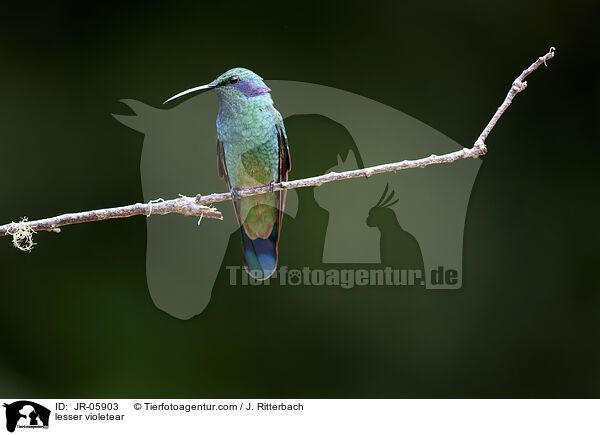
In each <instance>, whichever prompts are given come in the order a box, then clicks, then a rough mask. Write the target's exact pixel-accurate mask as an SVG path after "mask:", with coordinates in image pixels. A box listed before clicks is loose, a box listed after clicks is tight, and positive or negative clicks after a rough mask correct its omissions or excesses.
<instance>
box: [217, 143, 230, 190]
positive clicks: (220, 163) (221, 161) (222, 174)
mask: <svg viewBox="0 0 600 435" xmlns="http://www.w3.org/2000/svg"><path fill="white" fill-rule="evenodd" d="M217 173H218V174H219V178H225V181H227V188H229V189H231V187H229V177H228V176H227V166H225V151H224V150H223V142H221V141H220V140H218V139H217Z"/></svg>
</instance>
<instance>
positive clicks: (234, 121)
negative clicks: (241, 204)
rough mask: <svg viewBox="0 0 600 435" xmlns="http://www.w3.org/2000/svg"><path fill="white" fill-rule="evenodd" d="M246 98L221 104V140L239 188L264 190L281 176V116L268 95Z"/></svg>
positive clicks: (219, 119) (219, 125)
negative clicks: (278, 133)
mask: <svg viewBox="0 0 600 435" xmlns="http://www.w3.org/2000/svg"><path fill="white" fill-rule="evenodd" d="M242 98H243V99H244V100H246V101H243V100H242V101H226V102H221V101H220V105H219V106H220V108H219V116H218V117H217V138H218V139H219V140H220V141H221V142H222V143H223V148H224V152H225V163H226V165H227V172H228V174H229V180H230V183H231V186H232V187H235V188H246V187H256V186H262V185H265V184H268V183H270V182H271V181H276V180H277V178H278V174H279V144H278V141H277V129H276V123H277V122H278V117H279V113H278V112H277V111H276V110H275V108H274V107H273V102H272V100H271V97H270V96H268V95H264V96H259V97H253V98H246V97H242Z"/></svg>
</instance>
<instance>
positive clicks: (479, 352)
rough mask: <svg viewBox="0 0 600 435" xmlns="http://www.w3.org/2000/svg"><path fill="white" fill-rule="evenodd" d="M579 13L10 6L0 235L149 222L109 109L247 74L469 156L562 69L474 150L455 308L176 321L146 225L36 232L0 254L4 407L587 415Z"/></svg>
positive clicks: (584, 29)
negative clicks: (139, 402)
mask: <svg viewBox="0 0 600 435" xmlns="http://www.w3.org/2000/svg"><path fill="white" fill-rule="evenodd" d="M594 6H595V5H594V2H592V1H590V2H568V3H558V2H556V3H548V2H539V3H527V4H524V3H510V2H475V1H473V2H462V3H459V2H393V3H392V2H390V3H389V4H385V3H381V2H379V3H376V2H375V3H373V2H371V3H365V2H357V3H354V4H353V3H349V2H344V3H343V4H342V3H338V4H337V5H334V4H331V5H327V4H319V5H318V6H311V5H309V4H308V3H305V2H303V3H301V5H300V3H295V4H293V5H286V4H283V3H281V2H280V3H276V4H266V3H257V2H254V3H247V2H246V3H244V2H223V3H221V4H218V3H211V4H208V3H207V4H205V3H201V2H189V3H177V4H168V6H166V5H165V2H160V3H156V4H153V3H142V2H129V3H128V4H114V5H110V4H109V3H107V2H103V3H102V4H97V5H94V6H92V5H87V6H82V5H80V4H75V3H74V4H69V3H64V4H63V6H62V7H59V6H49V5H46V6H42V7H41V8H40V7H36V8H31V6H30V5H27V7H23V8H22V9H20V8H18V7H17V6H15V5H14V4H13V5H11V6H9V7H8V8H7V7H6V6H3V9H2V11H1V12H0V17H1V25H0V51H1V53H2V66H1V67H0V90H1V94H2V100H1V101H2V102H1V104H0V114H1V120H2V121H1V122H2V124H1V125H2V135H1V142H0V149H1V154H0V182H1V186H2V190H1V198H2V207H1V208H0V221H1V222H2V223H7V222H10V221H13V220H17V219H18V218H19V217H21V216H29V217H30V218H31V219H35V218H41V217H47V216H54V215H57V214H61V213H63V212H66V211H76V210H87V209H95V208H100V207H109V206H116V205H122V204H128V203H133V202H137V201H141V200H142V191H141V185H140V174H139V158H140V153H141V149H142V142H143V137H142V136H141V135H140V134H139V133H136V132H134V131H133V130H130V129H128V128H125V127H124V126H122V125H120V124H119V123H118V122H116V121H115V120H114V119H113V118H112V117H111V116H110V114H111V113H128V111H127V108H125V107H124V106H123V105H121V104H120V103H119V100H120V99H122V98H133V99H139V100H141V101H144V102H146V103H148V104H151V105H154V106H158V105H159V104H160V103H161V102H162V101H163V100H164V99H165V98H166V97H168V96H170V95H171V94H173V92H174V91H176V90H181V89H185V88H187V87H189V86H193V85H197V84H200V83H204V82H207V81H209V80H212V78H214V77H216V76H217V75H219V74H220V73H221V72H223V71H224V70H226V69H228V68H230V67H233V66H245V67H248V68H250V69H252V70H255V71H257V72H259V73H260V74H261V75H262V76H264V77H266V78H270V79H288V80H298V81H305V82H313V83H318V84H323V85H327V86H332V87H336V88H340V89H345V90H347V91H350V92H354V93H357V94H360V95H364V96H366V97H369V98H371V99H374V100H377V101H380V102H382V103H384V104H387V105H389V106H392V107H394V108H396V109H398V110H401V111H403V112H405V113H407V114H409V115H411V116H413V117H415V118H417V119H419V120H421V121H423V122H425V123H426V124H428V125H430V126H432V127H433V128H435V129H437V130H439V131H441V132H443V133H444V134H446V135H448V136H449V137H451V138H453V139H454V140H456V141H457V142H459V143H461V144H464V145H469V146H470V144H472V143H473V142H474V140H475V139H476V137H477V136H478V134H479V132H480V131H481V129H482V128H483V127H484V125H485V124H486V123H487V122H488V120H489V118H490V116H491V115H492V113H493V112H494V110H495V109H496V107H497V106H498V105H499V104H500V102H501V101H502V99H503V98H504V95H505V94H506V92H507V90H508V89H509V86H510V83H511V82H512V80H513V79H514V78H515V77H516V76H517V75H518V74H519V73H520V71H521V70H522V69H523V68H525V67H526V66H528V65H529V64H530V63H531V62H532V61H533V60H534V59H535V58H536V57H538V56H541V55H543V54H544V53H546V52H547V50H548V48H549V47H550V46H551V45H553V46H555V47H556V48H557V51H556V58H555V59H554V60H552V61H551V63H550V64H549V67H548V68H543V67H542V68H541V69H540V70H538V71H537V72H535V73H534V74H533V75H532V76H531V77H530V78H529V87H528V88H527V90H526V91H525V92H524V93H522V94H520V95H519V96H518V97H517V99H516V100H515V103H514V105H513V106H512V107H511V108H510V110H509V111H508V112H507V113H506V114H505V116H504V117H503V118H502V120H501V121H500V123H499V125H498V126H497V127H496V129H495V130H494V131H493V133H492V134H491V136H490V137H489V139H488V141H487V144H488V148H489V154H488V155H487V156H486V157H485V158H484V164H483V165H482V167H481V169H480V171H479V175H478V178H477V180H476V182H475V185H474V189H473V194H472V196H471V200H470V204H469V210H468V215H467V223H466V228H465V238H464V270H463V275H464V278H463V282H464V285H463V288H462V289H461V290H459V291H447V292H427V291H424V290H422V289H400V290H398V289H387V288H380V289H354V290H351V291H341V290H336V289H325V291H323V290H319V289H315V288H311V289H308V288H306V289H300V288H295V289H294V290H290V289H288V290H282V289H280V290H279V291H275V290H273V289H271V290H252V289H248V288H229V287H228V286H227V280H226V279H223V276H221V277H220V278H219V280H218V282H217V284H216V285H215V288H214V290H213V299H212V301H211V302H210V304H209V306H208V308H207V309H206V310H205V311H204V312H203V313H202V314H201V315H199V316H197V317H195V318H193V319H191V320H188V321H182V320H177V319H175V318H173V317H170V316H169V315H167V314H165V313H164V312H162V311H160V310H158V309H157V308H156V307H155V306H154V305H153V303H152V301H151V299H150V297H149V294H148V290H147V287H146V278H145V245H146V226H145V224H146V223H145V218H144V217H136V218H131V219H127V220H122V221H112V222H111V221H108V222H101V223H90V224H86V225H78V226H75V227H69V228H66V229H65V230H64V231H63V232H62V234H60V235H54V234H46V233H44V234H39V235H38V236H37V238H36V241H37V242H38V243H39V245H38V246H36V248H35V249H34V250H33V252H32V253H31V254H26V253H22V252H20V251H17V250H16V249H14V248H13V247H12V246H11V243H10V239H9V238H4V239H2V240H0V264H1V267H2V274H1V277H0V331H1V332H0V349H1V350H0V396H4V397H140V396H153V397H161V396H171V397H227V396H251V397H263V396H277V397H600V371H599V369H598V367H599V363H600V346H598V337H599V336H600V317H599V314H600V297H599V288H598V272H597V260H598V257H599V256H598V252H597V249H598V236H597V223H598V219H597V218H598V214H597V200H598V197H597V195H598V190H597V189H598V177H597V172H596V171H597V159H598V135H597V125H596V121H597V119H598V103H599V97H600V93H599V87H598V69H597V64H598V62H597V56H598V54H597V49H598V40H597V39H596V38H595V36H596V35H594V33H595V29H594V27H595V26H596V24H597V23H596V20H597V17H598V10H597V8H596V9H595V8H594ZM292 146H293V145H292ZM315 158H317V159H318V156H315ZM291 175H292V178H295V177H296V175H295V174H293V173H292V174H291ZM159 219H160V218H159ZM299 249H301V247H299ZM199 279H202V277H201V276H199Z"/></svg>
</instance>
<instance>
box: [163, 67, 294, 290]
mask: <svg viewBox="0 0 600 435" xmlns="http://www.w3.org/2000/svg"><path fill="white" fill-rule="evenodd" d="M202 90H213V91H214V92H216V94H217V98H218V100H219V113H218V115H217V173H218V175H219V177H220V178H224V179H225V182H226V183H227V188H228V189H229V191H230V192H231V200H232V203H233V209H234V212H235V216H236V219H237V222H238V225H239V227H240V230H241V234H242V252H243V255H244V266H245V268H246V270H247V271H248V273H249V274H250V275H251V276H252V277H254V278H256V279H259V280H264V279H267V278H269V277H270V276H271V275H272V274H273V272H274V271H275V268H276V267H277V248H278V244H279V235H280V234H281V225H282V223H283V213H284V208H285V196H286V192H285V190H281V191H277V192H274V191H273V184H274V183H277V182H281V181H287V179H288V172H289V171H290V169H291V160H290V151H289V147H288V140H287V136H286V133H285V127H284V125H283V118H282V116H281V114H280V113H279V112H278V111H277V109H275V106H274V105H273V99H272V98H271V94H270V92H271V89H269V87H268V86H267V85H266V84H265V82H264V81H263V79H262V78H261V77H260V76H259V75H258V74H256V73H254V72H252V71H250V70H248V69H246V68H233V69H230V70H229V71H227V72H225V73H223V74H221V75H220V76H219V77H217V78H216V79H215V80H213V81H212V82H210V83H208V84H206V85H202V86H197V87H195V88H191V89H188V90H185V91H183V92H180V93H178V94H177V95H174V96H173V97H171V98H169V99H168V100H166V101H165V103H163V104H166V103H168V102H170V101H172V100H174V99H176V98H180V97H182V96H184V95H189V94H191V93H195V92H198V91H202ZM260 186H269V187H270V191H269V193H265V194H261V195H255V196H248V197H243V198H240V197H239V196H238V195H237V191H238V190H240V189H246V188H250V187H260Z"/></svg>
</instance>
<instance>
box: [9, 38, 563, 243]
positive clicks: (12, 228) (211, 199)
mask: <svg viewBox="0 0 600 435" xmlns="http://www.w3.org/2000/svg"><path fill="white" fill-rule="evenodd" d="M554 51H555V49H554V47H551V48H550V51H549V52H548V53H547V54H546V55H544V56H542V57H540V58H538V59H537V60H536V61H535V62H534V63H532V64H531V65H530V66H529V68H527V69H525V70H524V71H523V72H522V73H521V75H519V77H517V78H516V79H515V81H514V82H513V83H512V86H511V88H510V90H509V91H508V94H507V95H506V98H505V99H504V101H503V103H502V104H501V105H500V107H498V109H497V110H496V113H494V116H493V117H492V119H491V120H490V122H488V124H487V125H486V126H485V128H484V129H483V131H482V132H481V134H480V135H479V137H478V138H477V140H476V141H475V144H474V145H473V147H472V148H463V149H462V150H459V151H454V152H452V153H448V154H443V155H440V156H438V155H435V154H432V155H430V156H429V157H424V158H421V159H417V160H404V161H401V162H396V163H386V164H383V165H379V166H372V167H369V168H363V169H356V170H353V171H345V172H329V173H327V174H324V175H320V176H317V177H310V178H304V179H301V180H294V181H285V182H281V183H275V184H273V185H271V186H261V187H254V188H250V189H243V190H238V191H237V192H236V193H237V196H238V197H244V196H253V195H260V194H263V193H268V192H270V191H277V190H285V189H297V188H299V187H308V186H320V185H322V184H325V183H330V182H332V181H339V180H346V179H349V178H358V177H370V176H371V175H375V174H382V173H386V172H396V171H400V170H403V169H410V168H424V167H426V166H430V165H438V164H441V163H451V162H454V161H456V160H460V159H467V158H477V157H480V156H482V155H484V154H485V153H486V152H487V148H486V145H485V141H486V140H487V137H488V135H489V134H490V132H491V131H492V129H493V128H494V126H495V125H496V123H497V122H498V120H499V119H500V117H501V116H502V114H503V113H504V112H505V111H506V109H508V106H510V104H511V103H512V101H513V99H514V97H515V96H516V95H517V94H518V93H519V92H521V91H523V90H524V89H525V88H526V87H527V82H526V81H525V78H526V77H527V76H528V75H529V74H531V73H532V72H533V71H535V70H536V69H538V67H539V66H540V65H542V64H544V65H545V64H546V62H547V61H548V60H550V59H552V58H553V57H554ZM229 199H231V193H230V192H228V193H213V194H211V195H197V196H196V197H195V198H191V197H186V196H181V197H180V198H176V199H171V200H168V201H161V200H153V201H150V202H149V203H147V204H142V203H138V204H133V205H128V206H125V207H115V208H107V209H102V210H93V211H86V212H81V213H69V214H64V215H61V216H57V217H53V218H48V219H41V220H37V221H31V222H27V220H26V218H24V219H23V220H22V221H21V222H18V223H15V222H11V223H10V224H6V225H2V226H0V236H6V235H11V236H13V243H14V244H15V246H17V247H18V248H19V249H22V250H30V249H31V247H32V246H33V242H32V240H31V234H32V233H35V232H36V231H53V232H56V233H59V232H60V227H62V226H64V225H71V224H78V223H83V222H95V221H102V220H106V219H115V218H126V217H131V216H137V215H146V216H150V215H151V214H169V213H178V214H182V215H185V216H200V217H207V218H214V219H220V220H222V219H223V217H222V215H221V212H219V211H218V210H217V209H215V208H213V207H207V206H206V204H213V203H216V202H222V201H227V200H229ZM20 240H25V243H26V245H24V246H21V242H19V241H20Z"/></svg>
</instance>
